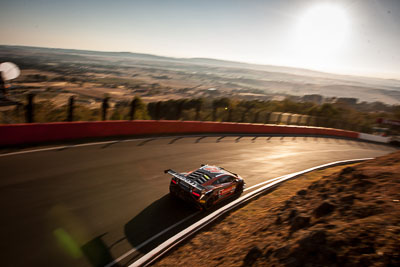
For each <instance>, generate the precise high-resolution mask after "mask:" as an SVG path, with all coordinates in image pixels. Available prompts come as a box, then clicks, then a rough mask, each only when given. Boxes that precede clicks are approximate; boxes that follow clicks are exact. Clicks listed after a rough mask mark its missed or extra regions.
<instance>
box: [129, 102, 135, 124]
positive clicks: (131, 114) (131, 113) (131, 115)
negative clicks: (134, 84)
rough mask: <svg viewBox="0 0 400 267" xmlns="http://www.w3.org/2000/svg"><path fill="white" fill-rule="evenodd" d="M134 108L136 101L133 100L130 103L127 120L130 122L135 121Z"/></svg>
mask: <svg viewBox="0 0 400 267" xmlns="http://www.w3.org/2000/svg"><path fill="white" fill-rule="evenodd" d="M136 106H137V99H136V98H134V99H133V100H132V101H131V109H130V111H129V118H130V119H131V121H132V120H134V119H135V113H136Z"/></svg>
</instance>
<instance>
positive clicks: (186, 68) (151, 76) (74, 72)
mask: <svg viewBox="0 0 400 267" xmlns="http://www.w3.org/2000/svg"><path fill="white" fill-rule="evenodd" d="M3 61H12V62H15V63H16V64H18V65H19V66H20V67H21V69H22V70H23V74H24V73H25V72H28V73H30V74H31V75H35V74H39V75H46V77H48V78H49V79H50V80H54V81H59V80H67V81H69V82H70V84H68V85H66V87H67V88H66V89H65V90H66V91H68V92H71V93H77V92H76V90H74V89H70V88H68V87H73V86H75V85H77V83H79V85H80V86H82V84H83V83H87V84H86V85H85V87H87V89H91V88H93V89H96V88H103V89H106V90H107V91H108V92H109V93H113V92H114V91H115V90H117V89H115V88H116V87H124V90H122V91H121V92H119V91H118V90H117V91H118V92H117V94H118V95H121V94H122V95H124V96H126V97H131V96H132V95H133V94H139V95H141V96H146V97H149V101H153V100H154V99H152V98H153V97H154V96H157V97H158V98H157V99H156V100H159V99H160V97H161V98H162V99H171V98H172V99H176V98H184V97H193V96H194V97H200V96H204V97H216V96H217V97H218V96H230V97H234V96H239V94H240V93H251V94H253V98H256V99H260V100H268V99H271V98H273V97H274V96H280V97H286V96H288V95H293V96H303V95H305V94H320V95H323V96H325V97H355V98H358V99H359V100H360V101H367V102H375V101H380V102H383V103H387V104H398V103H399V102H400V81H398V80H387V79H377V78H366V77H356V76H346V75H337V74H330V73H323V72H318V71H313V70H307V69H300V68H292V67H283V66H269V65H257V64H248V63H243V62H233V61H226V60H217V59H208V58H172V57H164V56H156V55H149V54H140V53H130V52H100V51H86V50H72V49H55V48H41V47H24V46H4V45H0V62H3ZM104 78H107V79H113V80H114V83H112V84H110V83H107V81H103V79H104ZM26 81H27V79H26V77H24V76H22V77H21V78H19V79H17V80H16V81H15V85H16V87H18V85H19V87H20V88H30V87H31V85H30V84H27V83H26ZM55 86H56V85H54V84H42V85H41V86H39V87H36V89H46V88H49V87H51V88H52V87H55ZM209 88H214V89H216V92H214V93H213V95H209V92H208V91H207V90H208V89H209ZM56 89H57V90H61V89H62V88H58V87H57V88H56ZM102 93H103V92H102Z"/></svg>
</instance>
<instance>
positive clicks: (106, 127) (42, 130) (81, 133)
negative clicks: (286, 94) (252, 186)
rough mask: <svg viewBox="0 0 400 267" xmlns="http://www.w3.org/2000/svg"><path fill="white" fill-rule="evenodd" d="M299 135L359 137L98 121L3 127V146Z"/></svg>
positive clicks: (245, 126) (274, 128)
mask: <svg viewBox="0 0 400 267" xmlns="http://www.w3.org/2000/svg"><path fill="white" fill-rule="evenodd" d="M206 133H214V134H215V133H218V134H219V133H220V134H223V133H234V134H236V133H246V134H299V135H325V136H338V137H346V138H359V133H357V132H353V131H346V130H339V129H331V128H320V127H306V126H293V125H286V126H283V125H269V124H250V123H230V122H209V121H203V122H202V121H169V120H168V121H166V120H159V121H155V120H136V121H98V122H54V123H29V124H28V123H26V124H3V125H0V146H10V145H21V144H32V143H41V142H51V141H62V140H74V139H84V138H100V137H111V136H134V135H163V134H206Z"/></svg>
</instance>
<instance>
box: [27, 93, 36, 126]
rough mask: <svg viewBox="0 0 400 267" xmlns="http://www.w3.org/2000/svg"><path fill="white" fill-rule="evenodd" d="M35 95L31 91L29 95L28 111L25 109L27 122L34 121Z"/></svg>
mask: <svg viewBox="0 0 400 267" xmlns="http://www.w3.org/2000/svg"><path fill="white" fill-rule="evenodd" d="M34 97H35V95H34V94H32V93H30V94H28V96H27V99H28V103H27V104H26V107H25V109H26V111H25V117H26V122H27V123H32V122H34V104H33V98H34Z"/></svg>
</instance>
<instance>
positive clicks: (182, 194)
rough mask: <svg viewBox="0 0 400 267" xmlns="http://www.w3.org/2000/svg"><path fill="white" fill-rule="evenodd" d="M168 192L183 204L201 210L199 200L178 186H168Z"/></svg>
mask: <svg viewBox="0 0 400 267" xmlns="http://www.w3.org/2000/svg"><path fill="white" fill-rule="evenodd" d="M169 192H170V193H171V194H173V195H174V196H175V197H178V198H180V199H182V200H183V201H185V202H188V203H190V204H193V205H195V206H196V207H197V208H202V204H201V203H200V199H198V198H196V197H195V196H194V195H192V194H191V193H190V192H187V191H185V190H184V189H182V188H181V187H180V186H179V185H174V184H171V185H170V186H169Z"/></svg>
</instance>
